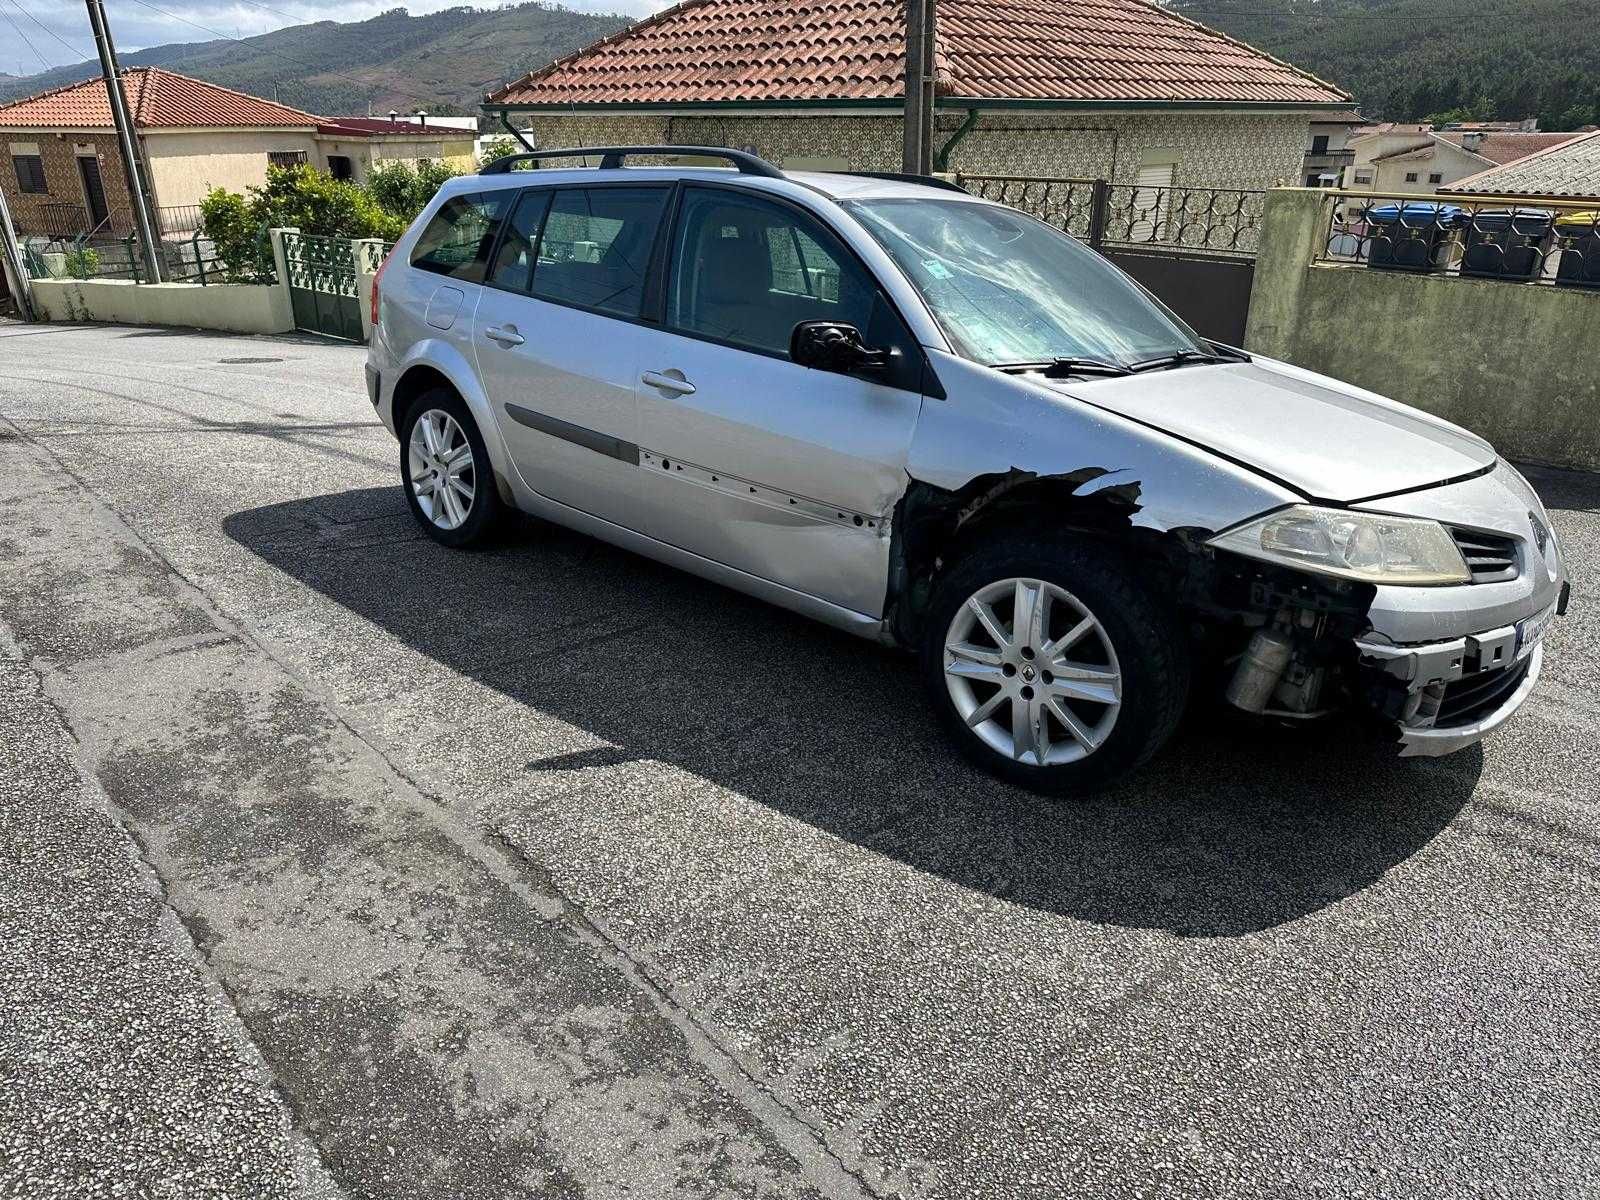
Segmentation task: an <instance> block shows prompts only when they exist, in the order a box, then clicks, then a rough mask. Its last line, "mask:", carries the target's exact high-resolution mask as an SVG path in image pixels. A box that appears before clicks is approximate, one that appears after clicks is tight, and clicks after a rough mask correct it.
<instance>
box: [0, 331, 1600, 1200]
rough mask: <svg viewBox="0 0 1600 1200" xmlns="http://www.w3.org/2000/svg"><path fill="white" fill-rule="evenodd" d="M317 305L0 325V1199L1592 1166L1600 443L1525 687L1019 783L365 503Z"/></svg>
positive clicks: (698, 594) (520, 534)
mask: <svg viewBox="0 0 1600 1200" xmlns="http://www.w3.org/2000/svg"><path fill="white" fill-rule="evenodd" d="M361 357H362V352H361V351H360V350H358V349H354V348H350V347H341V346H331V345H326V344H321V343H317V342H313V341H309V340H296V339H290V338H285V339H248V338H233V337H225V336H206V335H199V334H184V333H177V332H171V331H165V330H135V329H126V328H115V327H101V328H64V327H28V326H20V325H0V855H3V860H0V861H3V864H4V870H3V871H0V1196H6V1197H28V1198H29V1200H34V1198H49V1200H56V1198H58V1197H61V1198H66V1197H77V1196H95V1197H99V1196H129V1195H136V1196H151V1197H158V1196H159V1197H190V1196H229V1197H235V1196H237V1197H245V1196H251V1197H253V1196H274V1197H277V1196H283V1197H288V1196H302V1197H341V1196H343V1197H373V1198H379V1197H381V1198H384V1200H389V1198H406V1197H430V1198H432V1197H462V1198H469V1197H470V1198H480V1197H482V1198H489V1197H497V1198H498V1197H511V1196H517V1197H522V1196H552V1197H556V1196H560V1197H568V1196H574V1197H576V1196H582V1197H612V1196H639V1197H676V1196H684V1197H709V1196H740V1197H829V1198H832V1197H878V1196H906V1197H912V1196H918V1197H948V1198H960V1200H969V1198H977V1197H1021V1196H1039V1197H1045V1196H1050V1197H1056V1196H1074V1197H1099V1196H1105V1197H1113V1196H1115V1197H1122V1196H1135V1195H1151V1196H1155V1195H1159V1196H1182V1197H1188V1196H1215V1197H1243V1196H1252V1197H1253V1196H1290V1195H1292V1196H1341V1197H1342V1196H1353V1195H1362V1196H1396V1197H1402V1196H1403V1197H1457V1196H1463V1195H1497V1196H1498V1195H1505V1196H1555V1195H1560V1196H1577V1195H1595V1194H1600V1190H1597V1189H1600V1184H1597V1182H1596V1180H1597V1178H1600V1132H1597V1128H1600V964H1597V955H1596V950H1597V948H1600V810H1597V794H1600V787H1597V777H1600V738H1597V729H1600V699H1597V698H1596V693H1595V688H1594V685H1593V680H1594V679H1595V678H1596V677H1597V674H1600V617H1597V616H1596V615H1595V609H1594V607H1593V605H1592V604H1591V603H1590V600H1589V598H1590V597H1593V596H1594V595H1596V593H1597V591H1600V478H1596V477H1588V476H1582V475H1574V474H1563V473H1556V472H1539V471H1530V472H1529V473H1530V475H1531V476H1532V478H1533V481H1534V483H1535V484H1536V486H1538V487H1539V488H1540V490H1541V492H1542V493H1543V494H1544V496H1545V498H1546V500H1547V502H1548V503H1549V504H1550V506H1551V511H1552V517H1553V519H1554V522H1555V524H1556V526H1557V529H1558V532H1559V533H1560V535H1561V536H1562V538H1563V539H1564V542H1565V544H1566V546H1567V548H1568V553H1569V557H1570V559H1571V562H1572V568H1573V573H1574V578H1575V590H1576V593H1577V599H1576V603H1575V605H1574V611H1573V613H1572V614H1571V615H1570V616H1569V617H1568V618H1567V619H1566V620H1565V621H1563V622H1561V623H1559V624H1558V626H1557V627H1556V629H1555V630H1554V632H1553V633H1552V634H1551V635H1550V641H1549V650H1548V655H1547V663H1548V667H1547V676H1546V679H1545V681H1544V682H1543V683H1542V684H1541V686H1540V687H1539V689H1538V691H1537V692H1536V694H1535V696H1534V699H1533V701H1532V702H1531V704H1530V706H1529V708H1528V709H1527V711H1526V712H1525V713H1524V714H1523V715H1522V716H1521V717H1520V718H1519V719H1518V720H1517V722H1516V723H1515V724H1514V725H1513V726H1511V727H1510V728H1509V729H1508V730H1507V731H1505V732H1504V733H1503V734H1502V736H1500V737H1498V738H1496V739H1495V740H1494V741H1492V742H1491V743H1489V744H1488V745H1487V746H1485V747H1483V748H1482V749H1478V750H1473V751H1469V752H1467V753H1464V754H1461V755H1458V756H1455V757H1453V758H1450V759H1445V760H1440V761H1435V762H1428V761H1424V762H1404V763H1402V762H1398V761H1393V760H1389V759H1386V758H1384V757H1382V756H1381V754H1379V753H1378V752H1377V751H1375V750H1374V749H1373V748H1371V747H1369V746H1352V745H1349V744H1346V743H1345V742H1344V741H1343V740H1342V739H1341V738H1338V737H1336V736H1328V735H1323V734H1315V733H1304V732H1301V733H1298V734H1293V735H1291V734H1270V735H1262V734H1259V733H1255V732H1251V731H1249V730H1247V729H1244V728H1241V727H1237V726H1234V725H1231V724H1230V723H1228V722H1225V721H1223V722H1213V723H1209V724H1207V725H1205V726H1204V727H1196V728H1191V729H1190V730H1189V731H1188V732H1186V733H1185V734H1184V735H1183V736H1181V737H1180V739H1179V740H1178V741H1177V742H1176V744H1174V745H1173V746H1172V748H1171V749H1170V750H1168V752H1167V753H1166V754H1164V755H1163V756H1162V757H1161V758H1160V759H1159V760H1158V761H1157V762H1156V763H1155V764H1154V765H1153V766H1152V767H1151V768H1149V769H1148V770H1147V771H1146V772H1144V773H1143V774H1142V775H1140V776H1139V777H1138V778H1137V779H1136V780H1135V781H1134V782H1132V783H1131V784H1129V785H1127V786H1125V787H1124V788H1122V789H1121V790H1120V791H1118V792H1116V793H1113V794H1111V795H1109V796H1102V797H1099V798H1095V799H1093V800H1087V801H1081V802H1073V803H1064V804H1048V803H1044V802H1041V801H1040V800H1038V799H1036V798H1034V797H1032V796H1028V795H1025V794H1022V793H1018V792H1014V791H1011V790H1009V789H1007V788H1005V787H1003V786H1001V785H999V784H997V783H996V782H994V781H993V780H990V779H989V778H987V777H985V776H982V775H979V774H976V773H974V772H973V771H972V770H970V769H969V768H967V767H966V766H965V765H963V764H962V763H961V762H960V761H958V760H957V759H956V758H955V757H953V756H952V755H951V754H950V753H949V752H948V751H947V750H946V749H945V748H944V746H943V745H942V744H941V741H940V737H939V735H938V733H937V731H936V729H935V728H934V725H933V722H932V720H931V717H930V715H929V714H928V712H927V711H926V709H925V708H924V705H923V702H922V700H921V697H920V695H919V693H918V690H917V685H916V678H915V674H914V672H913V670H912V668H911V664H910V663H909V662H907V661H905V660H904V659H902V658H900V657H898V656H895V655H893V654H890V653H888V652H884V651H879V650H877V649H874V648H872V647H870V646H866V645H864V644H861V643H858V642H855V641H853V640H851V639H849V638H847V637H845V636H844V635H840V634H835V633H833V632H830V631H828V630H826V629H823V628H820V627H817V626H814V625H811V624H808V623H806V622H804V621H802V620H800V619H799V618H795V617H791V616H788V615H786V614H784V613H781V612H778V611H776V610H773V609H770V608H767V607H765V606H763V605H761V604H759V603H756V602H754V601H751V600H748V599H745V598H743V597H740V596H738V595H735V594H732V593H729V592H726V591H723V590H721V589H719V588H717V587H714V586H711V585H709V584H706V583H702V582H700V581H697V580H695V579H692V578H688V577H686V576H682V575H679V574H676V573H674V572H672V571H670V570H667V569H665V568H663V567H659V566H656V565H653V564H651V563H649V562H646V561H643V560H641V559H637V558H634V557H632V556H630V555H627V554H624V553H621V552H619V551H616V550H613V549H610V548H608V547H606V546H603V545H600V544H597V543H594V542H590V541H587V540H585V539H583V538H580V537H577V536H575V535H572V534H568V533H565V532H562V531H560V530H556V529H552V528H549V527H546V526H542V525H539V524H537V523H534V522H526V523H524V524H523V525H522V526H521V527H519V529H518V530H517V531H516V533H515V534H514V536H512V537H511V538H510V539H509V540H508V541H507V543H506V544H505V545H503V546H502V547H500V548H498V549H496V550H494V551H492V552H489V553H485V554H476V555H462V554H452V553H450V552H447V551H444V550H442V549H440V548H438V547H436V546H434V545H433V544H432V543H430V542H428V541H425V540H422V538H421V537H420V535H419V533H418V532H417V531H416V530H415V529H414V528H413V526H412V524H411V522H410V518H409V517H408V516H407V514H406V511H405V506H404V501H403V499H402V496H401V493H400V490H399V486H398V482H397V474H398V472H397V466H396V464H397V451H396V448H395V446H394V444H393V442H392V440H391V439H390V438H389V436H388V434H387V433H386V432H385V431H384V430H383V429H382V428H381V427H380V426H379V425H377V423H376V422H375V421H374V420H373V417H372V410H371V408H370V406H369V405H368V403H367V400H366V398H365V395H364V392H363V388H362V383H361Z"/></svg>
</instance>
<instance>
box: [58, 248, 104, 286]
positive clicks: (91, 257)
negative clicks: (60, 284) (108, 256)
mask: <svg viewBox="0 0 1600 1200" xmlns="http://www.w3.org/2000/svg"><path fill="white" fill-rule="evenodd" d="M66 268H67V274H68V275H71V276H72V277H73V278H74V279H93V278H94V277H95V276H96V275H97V274H99V272H100V254H99V252H98V251H97V250H95V249H94V247H93V246H79V247H77V248H76V249H74V250H69V251H67V255H66Z"/></svg>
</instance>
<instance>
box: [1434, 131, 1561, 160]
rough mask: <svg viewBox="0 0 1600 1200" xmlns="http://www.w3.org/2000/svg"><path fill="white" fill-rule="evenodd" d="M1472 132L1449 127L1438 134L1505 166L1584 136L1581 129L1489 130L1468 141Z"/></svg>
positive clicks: (1436, 135)
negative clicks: (1578, 132) (1580, 131)
mask: <svg viewBox="0 0 1600 1200" xmlns="http://www.w3.org/2000/svg"><path fill="white" fill-rule="evenodd" d="M1472 133H1473V131H1472V130H1461V129H1448V130H1445V131H1444V132H1442V133H1436V134H1435V135H1434V136H1435V137H1439V138H1443V139H1444V140H1445V141H1447V142H1451V143H1453V144H1455V145H1457V146H1460V147H1462V149H1464V150H1470V151H1471V152H1472V153H1473V154H1476V155H1478V156H1479V157H1481V158H1487V159H1488V160H1489V161H1490V162H1492V163H1498V164H1499V165H1501V166H1505V164H1506V163H1512V162H1516V161H1517V160H1518V159H1519V158H1527V157H1528V155H1530V154H1537V153H1539V151H1541V150H1549V149H1550V148H1551V147H1554V146H1559V145H1561V143H1563V142H1570V141H1571V140H1572V139H1573V138H1575V137H1578V136H1580V135H1579V134H1577V133H1520V132H1519V133H1485V134H1484V135H1483V136H1482V138H1481V139H1480V140H1479V141H1478V142H1477V143H1476V144H1475V145H1470V146H1469V145H1466V144H1465V142H1464V140H1463V139H1465V138H1467V137H1469V136H1471V135H1472Z"/></svg>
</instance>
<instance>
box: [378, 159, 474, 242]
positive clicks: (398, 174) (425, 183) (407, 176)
mask: <svg viewBox="0 0 1600 1200" xmlns="http://www.w3.org/2000/svg"><path fill="white" fill-rule="evenodd" d="M458 174H460V172H459V171H456V170H455V169H454V168H453V167H451V166H449V165H448V164H446V163H442V162H434V161H433V160H432V159H427V158H424V159H422V160H421V161H419V162H418V163H417V165H416V166H415V167H412V166H411V165H410V164H409V163H403V162H391V163H384V164H382V165H381V166H377V167H374V168H373V169H372V170H371V172H369V173H368V175H367V184H366V187H367V191H368V193H369V194H370V195H371V196H372V198H373V200H375V201H376V202H377V204H378V207H379V208H381V209H382V210H383V211H384V212H385V213H387V214H388V215H389V216H391V217H393V218H394V219H395V220H397V221H399V222H400V227H401V228H402V229H404V228H405V227H406V226H407V225H409V224H411V222H412V221H414V220H416V218H417V214H418V213H420V212H421V211H422V210H423V209H424V208H426V207H427V206H428V202H429V201H430V200H432V199H433V198H434V196H435V195H437V194H438V191H439V189H440V188H441V187H443V186H444V183H445V180H447V179H453V178H455V176H456V175H458Z"/></svg>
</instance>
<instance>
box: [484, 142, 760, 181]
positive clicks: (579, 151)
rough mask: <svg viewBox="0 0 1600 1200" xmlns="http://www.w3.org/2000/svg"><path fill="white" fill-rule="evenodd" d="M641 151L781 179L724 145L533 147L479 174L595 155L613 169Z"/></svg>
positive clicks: (751, 156)
mask: <svg viewBox="0 0 1600 1200" xmlns="http://www.w3.org/2000/svg"><path fill="white" fill-rule="evenodd" d="M640 154H655V155H663V154H664V155H671V156H674V157H688V158H722V159H726V160H727V161H728V162H729V164H730V165H732V166H735V167H737V168H738V169H739V174H741V175H760V176H762V177H764V178H766V179H782V178H784V174H783V172H782V171H780V170H778V168H777V167H775V166H773V165H772V164H771V163H769V162H768V161H767V160H766V159H764V158H757V157H756V156H755V155H754V154H746V153H745V152H744V151H743V150H729V149H727V148H726V147H724V146H586V147H574V148H573V149H570V150H535V151H532V152H530V153H528V154H508V155H506V156H505V157H504V158H497V159H495V160H494V161H493V162H492V163H488V164H487V165H485V166H484V167H483V168H482V169H481V170H480V171H479V172H478V174H479V175H504V174H506V173H508V172H509V171H510V170H511V169H512V168H513V167H514V166H516V165H517V164H518V163H524V162H538V161H539V160H540V159H544V158H598V159H599V160H600V169H601V170H602V171H614V170H616V169H617V168H618V167H620V166H622V160H623V159H625V158H633V157H636V156H637V155H640Z"/></svg>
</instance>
